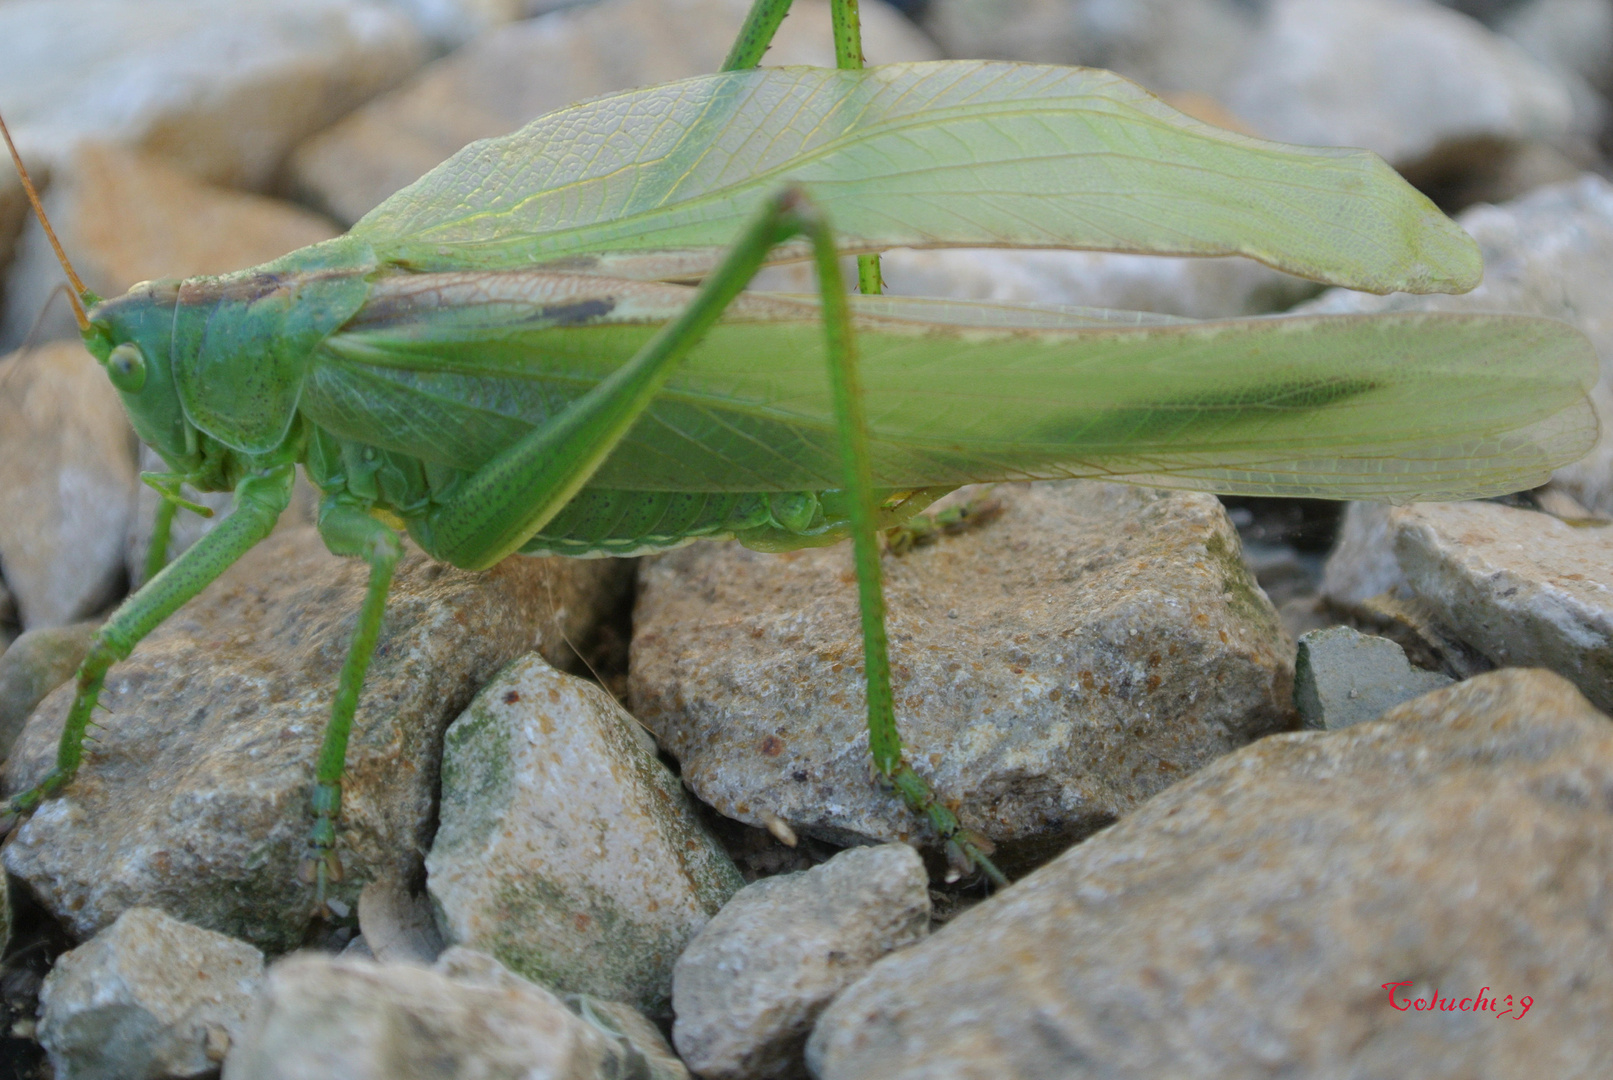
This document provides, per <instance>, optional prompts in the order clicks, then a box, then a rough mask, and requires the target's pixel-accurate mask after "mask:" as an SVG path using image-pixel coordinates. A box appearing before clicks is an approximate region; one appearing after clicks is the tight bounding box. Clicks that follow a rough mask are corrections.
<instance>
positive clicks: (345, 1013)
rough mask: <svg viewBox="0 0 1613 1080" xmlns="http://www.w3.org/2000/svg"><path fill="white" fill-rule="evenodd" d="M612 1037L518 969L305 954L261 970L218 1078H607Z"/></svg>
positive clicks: (539, 1079)
mask: <svg viewBox="0 0 1613 1080" xmlns="http://www.w3.org/2000/svg"><path fill="white" fill-rule="evenodd" d="M613 1051H614V1047H613V1045H612V1043H611V1040H610V1039H609V1038H608V1037H607V1036H606V1035H605V1034H603V1033H602V1032H600V1031H598V1030H596V1029H595V1028H593V1027H591V1026H590V1025H588V1024H586V1023H584V1022H583V1021H582V1020H581V1019H579V1018H578V1017H577V1016H575V1015H574V1014H572V1013H571V1012H570V1011H569V1010H568V1009H567V1008H566V1007H565V1005H564V1004H562V1003H561V1001H560V999H559V998H557V997H555V996H554V995H553V994H551V993H549V992H548V991H547V990H544V989H543V988H542V987H539V986H534V985H533V984H531V983H528V982H525V981H524V980H515V979H513V978H511V979H493V978H487V977H472V978H455V977H452V976H450V975H447V974H444V973H442V972H439V971H433V970H430V969H428V968H422V967H417V966H415V965H413V964H388V965H382V964H377V963H375V962H373V961H367V960H359V959H339V958H335V957H329V956H322V955H317V954H311V953H305V954H300V955H297V956H293V957H289V958H288V959H285V960H282V961H281V962H280V963H278V964H275V965H274V966H273V967H271V968H270V969H269V974H268V978H267V980H266V982H265V986H264V989H263V992H262V994H260V995H259V997H258V1000H257V1003H256V1005H255V1006H254V1007H253V1010H252V1014H251V1016H250V1018H249V1019H248V1023H247V1029H246V1032H245V1034H244V1035H243V1037H242V1039H241V1041H240V1043H239V1044H238V1045H237V1046H236V1048H235V1049H234V1050H232V1051H231V1053H230V1056H229V1058H228V1060H226V1061H225V1063H224V1077H225V1080H307V1078H311V1077H338V1076H339V1077H342V1078H343V1080H439V1078H441V1077H487V1078H489V1080H494V1078H496V1080H504V1078H509V1080H517V1078H520V1080H605V1078H606V1077H611V1076H623V1077H630V1076H632V1075H633V1074H631V1073H626V1072H619V1073H610V1072H606V1071H604V1069H605V1067H606V1066H607V1064H608V1063H612V1062H614V1061H615V1060H616V1055H615V1053H614V1052H613Z"/></svg>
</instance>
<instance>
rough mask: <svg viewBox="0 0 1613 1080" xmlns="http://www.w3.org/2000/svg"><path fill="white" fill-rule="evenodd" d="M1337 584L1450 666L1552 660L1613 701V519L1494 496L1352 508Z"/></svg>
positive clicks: (1338, 594) (1340, 599) (1333, 577)
mask: <svg viewBox="0 0 1613 1080" xmlns="http://www.w3.org/2000/svg"><path fill="white" fill-rule="evenodd" d="M1352 520H1353V521H1354V522H1355V524H1354V525H1353V526H1352V525H1351V522H1352ZM1325 581H1326V582H1327V587H1326V591H1327V592H1328V595H1329V596H1330V597H1331V598H1332V599H1333V600H1334V602H1335V603H1338V604H1339V605H1340V606H1343V607H1345V608H1347V609H1348V610H1350V611H1351V612H1353V613H1356V614H1357V615H1358V616H1361V617H1364V618H1366V619H1368V620H1372V619H1380V620H1383V621H1384V622H1386V623H1387V624H1389V625H1391V626H1398V628H1399V629H1400V630H1402V631H1409V632H1410V633H1412V634H1413V635H1414V636H1415V637H1417V638H1421V639H1423V644H1424V645H1425V646H1426V647H1428V649H1429V651H1431V652H1432V653H1433V654H1434V655H1435V658H1436V659H1438V660H1439V661H1440V665H1441V666H1443V667H1444V668H1445V669H1446V670H1447V671H1450V672H1452V673H1455V674H1460V675H1465V674H1468V673H1470V672H1472V671H1474V670H1482V668H1483V667H1484V666H1488V665H1491V664H1496V665H1506V664H1529V665H1537V666H1540V667H1547V668H1550V669H1552V670H1553V671H1556V672H1557V673H1558V674H1560V675H1563V676H1565V677H1567V678H1568V679H1570V680H1571V681H1573V682H1574V684H1575V685H1577V686H1578V687H1579V688H1580V691H1581V692H1582V693H1584V694H1585V696H1586V697H1588V698H1590V699H1591V700H1592V701H1593V702H1595V703H1596V704H1597V706H1598V707H1600V708H1603V709H1607V708H1613V527H1610V526H1609V525H1608V524H1607V523H1606V522H1602V521H1596V520H1589V519H1588V520H1583V521H1580V522H1579V523H1577V524H1576V523H1570V522H1568V521H1564V520H1562V519H1560V518H1557V517H1555V516H1553V515H1551V514H1545V513H1540V512H1537V511H1533V510H1524V509H1520V508H1517V507H1511V506H1503V505H1500V504H1498V503H1492V502H1466V503H1444V504H1440V503H1415V504H1413V505H1410V506H1401V507H1394V508H1388V507H1383V508H1379V507H1363V508H1360V509H1359V510H1358V509H1357V508H1356V507H1352V508H1351V513H1350V514H1349V515H1347V517H1346V529H1345V533H1344V540H1343V542H1341V544H1340V546H1339V548H1338V549H1337V550H1336V551H1335V552H1334V553H1333V555H1332V556H1331V558H1330V559H1329V561H1328V568H1327V573H1326V577H1325ZM1380 586H1382V587H1384V588H1383V589H1382V590H1381V591H1379V592H1377V593H1374V592H1373V590H1374V589H1377V588H1379V587H1380ZM1397 640H1400V636H1399V635H1398V634H1397ZM1402 644H1408V643H1407V642H1404V641H1403V642H1402ZM1464 653H1471V656H1464V655H1463V654H1464Z"/></svg>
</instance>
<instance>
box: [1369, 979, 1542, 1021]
mask: <svg viewBox="0 0 1613 1080" xmlns="http://www.w3.org/2000/svg"><path fill="white" fill-rule="evenodd" d="M1412 981H1413V980H1411V979H1407V980H1406V981H1405V982H1392V983H1384V984H1383V988H1384V989H1385V990H1387V991H1389V1006H1390V1008H1392V1009H1394V1010H1395V1011H1396V1012H1405V1011H1406V1010H1408V1009H1411V1010H1415V1011H1416V1012H1425V1011H1427V1010H1430V1009H1438V1010H1439V1011H1440V1012H1487V1013H1492V1014H1493V1015H1494V1016H1495V1018H1496V1019H1497V1020H1500V1019H1502V1018H1503V1017H1511V1018H1512V1019H1514V1020H1522V1019H1523V1018H1524V1017H1525V1016H1527V1015H1528V1014H1529V1010H1530V1009H1532V1008H1534V1007H1535V999H1534V998H1532V997H1527V996H1525V997H1520V998H1519V999H1518V1000H1517V1001H1516V1002H1514V1001H1513V1000H1512V995H1511V994H1508V995H1507V996H1506V997H1501V996H1500V995H1497V996H1495V997H1486V996H1485V995H1486V994H1488V993H1489V992H1490V988H1489V987H1488V986H1486V987H1485V988H1484V989H1483V990H1480V991H1479V992H1478V993H1477V994H1476V995H1474V996H1473V997H1465V998H1460V999H1458V998H1454V997H1444V996H1442V995H1441V994H1440V992H1439V991H1438V990H1435V991H1434V992H1433V994H1432V995H1431V996H1428V997H1415V998H1414V997H1412V996H1411V991H1409V990H1407V989H1405V987H1408V986H1410V985H1411V984H1412ZM1514 1013H1516V1014H1517V1015H1513V1014H1514Z"/></svg>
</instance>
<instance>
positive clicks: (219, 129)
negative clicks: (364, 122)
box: [0, 0, 425, 188]
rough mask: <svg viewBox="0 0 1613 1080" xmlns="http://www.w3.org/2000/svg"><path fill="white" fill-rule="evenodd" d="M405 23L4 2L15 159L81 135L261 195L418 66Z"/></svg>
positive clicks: (164, 2)
mask: <svg viewBox="0 0 1613 1080" xmlns="http://www.w3.org/2000/svg"><path fill="white" fill-rule="evenodd" d="M424 56H425V53H424V47H423V42H422V40H421V38H420V34H419V32H418V31H417V30H416V29H415V27H414V24H413V23H412V22H411V21H410V20H409V19H408V17H407V16H405V15H403V14H402V13H400V12H397V11H393V10H389V9H388V8H386V7H384V6H381V5H379V4H375V3H369V2H366V0H232V2H231V3H230V5H229V6H228V7H227V8H224V7H221V6H220V5H219V4H217V3H216V2H214V0H144V2H142V3H138V4H130V3H125V2H123V0H12V2H10V3H5V4H0V100H3V101H5V102H6V119H7V123H9V124H10V125H11V131H12V133H13V134H14V135H15V136H16V138H17V141H18V143H19V145H20V146H21V147H23V148H24V149H25V150H29V151H31V152H33V153H34V154H37V155H38V156H39V157H41V158H43V159H44V160H45V161H47V162H49V163H55V162H57V161H59V160H61V159H62V158H63V157H65V156H66V155H67V154H68V153H69V152H71V151H72V150H73V149H74V148H76V147H77V146H78V145H79V144H80V143H82V142H84V141H86V140H97V141H110V142H116V143H119V144H121V145H124V146H131V147H140V148H144V149H147V150H150V151H152V152H154V153H158V154H160V155H161V156H162V157H163V158H164V159H165V160H167V161H168V162H169V163H170V164H171V165H174V166H177V167H178V168H180V169H182V170H183V171H185V172H187V173H190V174H191V175H193V176H197V177H201V178H203V179H207V180H214V181H218V182H221V183H227V184H231V185H234V186H238V187H248V188H261V187H264V186H266V185H268V184H269V183H270V181H272V180H273V179H274V176H275V174H276V172H277V171H278V169H279V167H280V165H281V163H282V161H283V159H284V158H285V155H286V154H287V152H288V151H290V149H291V148H292V146H294V145H295V144H296V143H297V142H298V140H300V139H302V138H304V137H306V136H307V135H310V134H312V133H313V132H315V131H318V130H320V129H321V128H323V127H326V126H327V125H329V124H330V123H331V122H333V121H334V120H336V119H337V118H339V117H341V116H342V115H344V114H345V113H347V112H348V111H349V110H351V109H352V108H353V107H354V106H356V105H358V104H359V103H361V102H363V101H365V100H366V99H368V98H369V97H371V96H373V95H374V94H375V93H377V92H378V91H381V90H384V89H386V88H388V87H390V86H392V85H394V84H395V83H397V82H398V81H399V80H400V79H402V78H403V77H405V76H406V75H408V74H409V72H411V71H412V70H414V69H415V68H416V67H418V66H419V64H420V63H421V61H422V60H423V59H424Z"/></svg>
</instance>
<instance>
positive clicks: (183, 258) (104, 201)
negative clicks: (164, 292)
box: [0, 144, 340, 343]
mask: <svg viewBox="0 0 1613 1080" xmlns="http://www.w3.org/2000/svg"><path fill="white" fill-rule="evenodd" d="M54 178H55V181H54V183H53V184H52V185H51V188H50V191H49V194H48V195H47V196H46V200H45V212H46V213H47V214H49V215H50V220H51V225H52V226H53V227H54V228H55V229H56V233H57V236H58V237H60V239H61V241H62V246H63V247H64V248H66V250H67V256H68V258H69V259H71V260H72V262H73V267H74V269H76V270H77V271H78V273H79V276H80V277H82V278H83V279H84V283H85V284H86V285H88V286H89V288H90V291H92V292H94V293H97V294H98V295H101V296H119V295H121V294H122V293H123V292H125V291H126V290H127V289H128V288H129V286H131V285H133V284H135V283H136V282H139V281H150V280H153V279H156V278H168V277H178V278H184V277H192V276H195V275H197V274H223V273H227V272H229V271H231V270H242V269H245V268H246V267H249V266H256V265H257V264H258V263H263V262H268V261H269V260H270V259H275V258H278V257H280V256H281V255H284V254H285V253H286V252H288V251H294V250H296V249H297V248H300V247H304V246H306V245H308V244H315V243H318V242H319V241H321V240H328V239H329V238H330V237H332V236H335V235H336V234H337V233H338V232H339V231H340V230H338V229H337V228H336V227H335V226H334V225H333V224H331V223H330V222H329V221H328V220H326V219H324V218H322V217H320V216H318V215H317V214H311V213H309V212H308V211H307V210H303V209H301V208H299V207H295V206H292V205H290V204H288V203H284V202H280V201H277V200H274V199H269V198H265V197H263V196H261V195H249V194H246V193H244V192H239V191H229V190H226V189H224V188H219V187H213V186H210V185H207V184H204V183H201V182H200V181H197V180H195V179H192V178H191V177H189V176H187V175H186V174H184V173H183V172H180V171H179V170H177V169H175V168H173V167H171V166H169V165H167V164H165V163H163V162H162V161H159V160H158V159H156V158H154V157H151V156H146V155H141V154H137V153H134V152H132V151H129V150H124V149H120V148H118V147H115V146H111V145H106V144H90V145H86V146H83V147H81V148H79V149H78V150H77V151H76V152H75V153H74V154H72V155H71V157H69V158H66V159H65V160H64V161H63V162H62V163H61V164H59V165H58V166H57V167H56V169H55V170H54ZM63 280H64V279H63V276H62V272H61V270H60V268H59V266H58V264H57V262H56V255H55V252H54V251H52V249H51V247H50V244H49V242H48V241H47V240H46V238H45V233H44V230H43V229H41V228H40V226H39V223H38V222H33V223H31V224H30V225H29V227H28V228H27V229H26V230H25V232H24V236H23V240H22V244H21V250H20V252H19V254H18V259H17V263H16V266H15V267H14V268H13V270H12V274H11V278H10V287H9V288H8V289H7V291H6V307H5V317H4V322H3V325H0V339H3V340H5V341H7V342H11V343H16V342H20V341H21V340H23V338H24V337H25V336H26V335H27V334H28V332H29V330H30V328H32V327H33V326H34V324H35V323H36V322H37V321H38V319H39V314H40V312H41V311H42V310H43V309H44V307H45V303H46V301H47V299H48V298H49V297H50V293H51V290H53V289H55V288H56V286H57V284H58V283H60V282H61V281H63ZM39 334H40V336H41V337H43V338H45V339H49V338H53V337H77V329H76V327H75V326H74V324H73V316H72V310H71V309H70V308H69V307H68V305H67V303H66V302H65V300H62V299H58V300H57V301H56V302H55V303H54V304H53V305H52V306H51V312H50V315H49V316H48V318H47V321H46V322H44V323H43V324H41V326H40V330H39Z"/></svg>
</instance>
